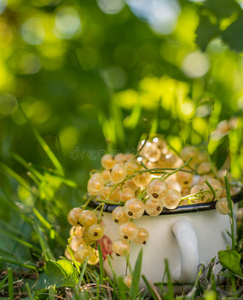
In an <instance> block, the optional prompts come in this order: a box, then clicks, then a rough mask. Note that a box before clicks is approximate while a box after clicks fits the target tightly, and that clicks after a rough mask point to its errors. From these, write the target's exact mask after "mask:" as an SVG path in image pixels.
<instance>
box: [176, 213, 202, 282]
mask: <svg viewBox="0 0 243 300" xmlns="http://www.w3.org/2000/svg"><path fill="white" fill-rule="evenodd" d="M172 231H173V233H174V235H175V237H176V239H177V243H178V246H179V249H180V254H181V268H180V269H178V270H177V271H176V273H175V274H174V278H175V280H176V281H177V282H179V283H193V282H194V281H195V279H196V277H197V273H198V265H199V253H198V242H197V236H196V233H195V231H194V229H193V228H192V225H191V223H190V222H189V221H187V220H184V219H182V220H178V221H176V222H175V223H174V224H173V225H172Z"/></svg>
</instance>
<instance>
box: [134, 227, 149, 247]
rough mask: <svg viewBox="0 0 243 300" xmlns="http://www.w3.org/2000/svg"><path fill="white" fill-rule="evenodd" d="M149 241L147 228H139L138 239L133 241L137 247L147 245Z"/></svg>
mask: <svg viewBox="0 0 243 300" xmlns="http://www.w3.org/2000/svg"><path fill="white" fill-rule="evenodd" d="M148 239H149V232H148V230H147V229H145V228H138V234H137V237H136V238H135V239H134V240H133V243H135V244H137V245H141V244H143V245H146V243H147V241H148Z"/></svg>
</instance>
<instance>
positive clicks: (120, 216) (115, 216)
mask: <svg viewBox="0 0 243 300" xmlns="http://www.w3.org/2000/svg"><path fill="white" fill-rule="evenodd" d="M111 216H112V220H113V221H114V222H115V223H117V224H123V223H126V222H128V221H129V217H128V216H127V215H126V214H125V212H124V208H123V206H117V207H116V208H115V209H113V211H112V214H111Z"/></svg>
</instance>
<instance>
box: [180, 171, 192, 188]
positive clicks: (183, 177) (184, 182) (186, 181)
mask: <svg viewBox="0 0 243 300" xmlns="http://www.w3.org/2000/svg"><path fill="white" fill-rule="evenodd" d="M184 169H185V170H189V169H188V168H184ZM176 178H177V181H178V183H179V184H180V185H181V186H182V187H188V186H190V185H191V183H192V180H193V174H192V173H187V172H183V171H179V172H177V173H176Z"/></svg>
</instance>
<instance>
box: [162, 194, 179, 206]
mask: <svg viewBox="0 0 243 300" xmlns="http://www.w3.org/2000/svg"><path fill="white" fill-rule="evenodd" d="M180 201H181V193H179V192H178V191H176V190H169V193H168V195H167V196H166V197H165V198H164V199H163V204H164V206H165V207H167V208H168V209H175V208H176V207H177V206H178V205H179V203H180Z"/></svg>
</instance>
